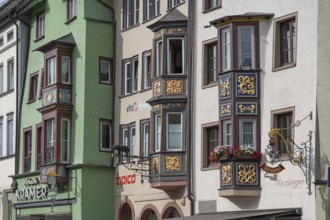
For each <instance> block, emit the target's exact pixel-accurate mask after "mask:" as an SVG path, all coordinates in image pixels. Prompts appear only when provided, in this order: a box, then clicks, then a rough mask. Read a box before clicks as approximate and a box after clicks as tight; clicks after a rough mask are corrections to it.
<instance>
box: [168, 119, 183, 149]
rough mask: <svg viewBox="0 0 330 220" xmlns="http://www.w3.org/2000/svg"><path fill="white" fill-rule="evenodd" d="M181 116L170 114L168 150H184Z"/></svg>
mask: <svg viewBox="0 0 330 220" xmlns="http://www.w3.org/2000/svg"><path fill="white" fill-rule="evenodd" d="M181 118H182V117H181V114H168V149H181V148H182V121H181Z"/></svg>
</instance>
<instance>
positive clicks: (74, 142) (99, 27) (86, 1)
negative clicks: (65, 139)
mask: <svg viewBox="0 0 330 220" xmlns="http://www.w3.org/2000/svg"><path fill="white" fill-rule="evenodd" d="M102 1H103V2H104V3H106V4H108V5H112V0H111V1H110V0H102ZM42 10H45V37H44V38H43V39H40V40H38V41H35V33H36V15H37V14H38V13H39V12H40V11H42ZM76 11H77V13H76V14H77V18H76V19H75V20H73V21H72V22H70V23H68V24H65V22H66V21H67V20H66V1H64V0H47V1H45V2H43V3H41V4H39V5H38V6H36V7H35V8H33V9H32V10H31V11H30V12H29V13H30V18H31V20H30V22H29V23H30V25H31V32H30V35H31V37H30V50H29V56H28V66H27V73H26V76H25V81H24V91H23V102H22V111H21V112H22V115H21V119H22V120H21V124H20V129H19V130H20V133H19V136H20V142H19V146H20V152H22V148H23V129H24V128H27V127H30V126H32V143H33V146H32V169H31V170H32V171H35V169H36V168H35V145H34V143H35V141H36V140H35V138H36V127H35V126H36V124H38V123H41V122H42V115H41V113H39V112H38V111H37V109H38V108H41V107H42V100H41V99H37V100H36V101H34V102H32V103H29V104H28V95H29V89H30V88H29V82H30V74H32V73H35V72H39V76H38V90H39V89H40V88H39V87H40V80H41V69H42V68H43V67H44V54H43V53H41V52H38V51H34V50H35V49H36V48H38V47H40V46H41V45H44V44H46V43H48V42H49V41H51V40H55V39H58V38H60V37H63V36H65V35H67V34H69V33H72V35H73V36H74V39H75V41H76V46H75V47H74V49H73V56H72V67H73V69H72V72H73V74H72V84H73V87H72V104H73V110H72V123H71V124H72V132H71V135H72V137H71V147H72V151H71V154H72V155H71V157H72V161H71V164H72V165H77V166H76V168H70V171H69V176H70V177H71V178H70V184H69V186H68V187H67V188H63V189H61V191H60V192H59V193H58V196H57V198H72V197H76V198H77V201H76V203H75V204H73V205H72V207H71V206H59V207H55V208H54V211H55V212H66V211H68V210H72V214H73V219H74V220H78V219H85V220H89V219H93V218H95V216H97V217H98V219H114V214H113V213H114V197H113V185H114V184H113V178H114V174H113V170H112V168H111V167H110V154H109V153H108V152H101V151H100V150H99V120H100V119H108V120H112V108H113V106H112V104H113V102H112V97H113V94H112V91H113V87H112V85H104V84H100V83H99V57H107V58H113V54H114V51H113V50H112V47H113V34H112V31H113V30H114V28H113V25H112V23H111V22H110V21H111V20H112V16H113V15H112V11H111V10H110V9H109V8H107V7H105V6H104V4H101V3H100V2H99V1H98V0H77V10H76ZM104 21H107V22H104ZM80 164H85V165H80ZM90 166H91V167H93V168H91V167H90ZM22 168H23V155H22V153H20V155H19V173H20V174H21V173H22ZM37 176H38V175H36V176H35V177H37ZM24 178H26V177H24V176H23V175H21V176H20V175H19V176H17V177H15V179H16V180H17V181H18V185H19V188H22V187H23V188H24V187H25V186H24V184H23V179H24ZM15 203H17V201H16V199H15V198H14V204H15ZM49 212H50V207H49V208H47V207H46V208H29V209H22V210H21V212H20V214H22V215H23V214H34V213H49ZM14 213H15V212H14Z"/></svg>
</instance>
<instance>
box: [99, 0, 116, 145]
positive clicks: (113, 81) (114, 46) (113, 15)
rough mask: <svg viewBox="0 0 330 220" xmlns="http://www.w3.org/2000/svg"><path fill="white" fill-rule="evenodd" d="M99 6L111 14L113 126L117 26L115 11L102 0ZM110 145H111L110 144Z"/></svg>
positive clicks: (112, 116) (112, 115)
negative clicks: (102, 6)
mask: <svg viewBox="0 0 330 220" xmlns="http://www.w3.org/2000/svg"><path fill="white" fill-rule="evenodd" d="M97 1H98V2H99V3H100V4H102V5H104V6H105V7H106V8H108V9H109V10H110V11H111V12H112V20H111V22H112V28H113V30H112V34H113V39H112V47H113V48H112V49H113V54H112V73H113V74H112V114H111V120H112V125H113V124H114V119H115V98H116V96H115V91H116V90H115V82H116V74H115V72H116V71H115V70H116V51H117V50H116V36H117V31H116V30H117V24H116V17H115V15H116V14H115V10H114V8H113V7H111V6H110V5H109V4H107V3H105V2H104V1H102V0H97ZM114 130H115V129H112V131H111V133H112V134H111V135H112V137H114V136H115V132H114ZM110 145H111V143H110Z"/></svg>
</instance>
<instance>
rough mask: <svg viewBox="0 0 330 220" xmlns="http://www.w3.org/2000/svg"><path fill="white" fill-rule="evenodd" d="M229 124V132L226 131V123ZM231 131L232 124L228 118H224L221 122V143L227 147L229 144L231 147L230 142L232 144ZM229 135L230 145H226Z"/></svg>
mask: <svg viewBox="0 0 330 220" xmlns="http://www.w3.org/2000/svg"><path fill="white" fill-rule="evenodd" d="M228 124H229V125H230V131H229V133H227V125H228ZM232 133H233V126H232V123H231V121H230V120H225V121H223V122H222V145H223V146H225V147H227V146H230V147H232V144H233V136H232ZM228 136H229V137H230V145H228V143H227V137H228Z"/></svg>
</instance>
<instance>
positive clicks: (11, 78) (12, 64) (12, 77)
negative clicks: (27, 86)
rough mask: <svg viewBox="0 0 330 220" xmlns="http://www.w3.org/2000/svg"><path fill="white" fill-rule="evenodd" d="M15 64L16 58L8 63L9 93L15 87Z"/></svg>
mask: <svg viewBox="0 0 330 220" xmlns="http://www.w3.org/2000/svg"><path fill="white" fill-rule="evenodd" d="M14 72H15V62H14V58H10V59H9V60H8V61H7V91H10V90H13V89H14V87H15V85H14V83H15V74H14Z"/></svg>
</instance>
